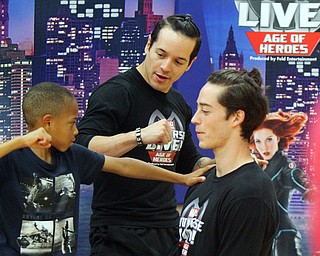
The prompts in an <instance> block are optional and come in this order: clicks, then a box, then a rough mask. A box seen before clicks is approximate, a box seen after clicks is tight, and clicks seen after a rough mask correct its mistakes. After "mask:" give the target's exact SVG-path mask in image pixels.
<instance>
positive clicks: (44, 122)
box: [41, 114, 52, 131]
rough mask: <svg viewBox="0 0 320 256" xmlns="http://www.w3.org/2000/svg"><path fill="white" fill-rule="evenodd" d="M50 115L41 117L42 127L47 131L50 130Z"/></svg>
mask: <svg viewBox="0 0 320 256" xmlns="http://www.w3.org/2000/svg"><path fill="white" fill-rule="evenodd" d="M51 121H52V115H50V114H46V115H44V116H43V117H42V119H41V122H42V127H44V128H45V129H46V130H47V131H48V130H50V128H51Z"/></svg>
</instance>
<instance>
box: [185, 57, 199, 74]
mask: <svg viewBox="0 0 320 256" xmlns="http://www.w3.org/2000/svg"><path fill="white" fill-rule="evenodd" d="M196 59H197V57H194V58H193V59H192V61H191V62H190V65H189V66H188V67H187V69H186V71H185V72H187V71H189V69H190V68H191V66H192V64H193V62H195V60H196Z"/></svg>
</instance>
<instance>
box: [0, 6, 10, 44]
mask: <svg viewBox="0 0 320 256" xmlns="http://www.w3.org/2000/svg"><path fill="white" fill-rule="evenodd" d="M8 5H9V0H0V41H1V43H4V41H5V40H6V38H7V37H8V36H9V35H8V30H9V13H8Z"/></svg>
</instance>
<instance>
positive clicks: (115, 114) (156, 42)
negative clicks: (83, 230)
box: [76, 15, 212, 256]
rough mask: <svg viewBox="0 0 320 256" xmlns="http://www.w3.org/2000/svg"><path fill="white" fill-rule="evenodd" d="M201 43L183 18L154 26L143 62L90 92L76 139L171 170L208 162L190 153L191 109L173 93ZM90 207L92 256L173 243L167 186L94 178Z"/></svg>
mask: <svg viewBox="0 0 320 256" xmlns="http://www.w3.org/2000/svg"><path fill="white" fill-rule="evenodd" d="M200 45H201V36H200V31H199V29H198V27H197V26H196V25H195V23H194V22H193V21H192V18H191V16H190V15H173V16H169V17H167V18H166V19H163V20H161V21H160V22H158V24H157V25H156V26H155V29H154V31H153V32H152V34H151V35H150V37H149V39H148V42H147V44H146V46H145V60H144V61H143V62H142V63H141V64H140V65H139V66H138V67H137V68H135V67H133V68H132V69H130V70H129V71H127V72H125V73H123V74H120V75H118V76H116V77H114V78H111V79H110V80H109V81H107V82H106V83H104V84H102V85H101V86H100V87H98V88H97V89H96V90H95V91H94V92H93V94H92V95H91V97H90V100H89V104H88V109H87V111H86V113H85V115H84V117H83V119H82V120H81V121H80V123H79V125H78V129H79V135H78V136H77V141H76V142H77V143H80V144H82V145H84V146H87V147H88V148H89V149H92V150H94V151H96V152H99V153H103V154H106V155H112V156H118V157H120V156H129V157H133V158H137V159H140V160H143V161H145V162H148V163H150V164H154V165H158V166H161V167H163V168H166V169H168V170H171V171H174V172H182V173H186V172H191V171H194V170H196V169H198V168H200V167H204V166H206V165H207V164H209V163H212V160H211V159H209V158H207V157H203V156H202V155H200V154H199V152H198V151H197V149H196V146H195V145H194V142H193V140H192V136H191V132H190V130H189V124H190V120H191V117H192V110H191V108H190V106H189V105H188V104H187V103H186V101H185V100H184V98H183V97H182V95H181V94H180V93H179V92H178V91H177V90H175V89H174V88H172V84H173V83H174V82H175V81H177V80H178V79H179V78H180V77H181V76H182V75H183V73H184V72H186V71H188V70H189V69H190V67H191V66H192V63H193V62H194V61H195V60H196V58H197V54H198V51H199V48H200ZM92 209H93V214H92V217H91V224H90V225H91V231H90V243H91V255H121V256H123V255H130V256H133V255H137V256H141V255H148V256H149V255H152V256H163V255H167V254H168V252H169V249H170V248H171V247H172V246H173V245H174V244H176V243H177V240H178V229H177V226H178V219H179V214H178V212H177V210H176V199H175V191H174V187H173V185H172V184H169V183H165V182H154V181H142V180H136V179H130V178H123V177H117V176H116V175H112V174H111V175H110V174H101V175H99V177H98V178H97V179H96V180H95V182H94V195H93V203H92Z"/></svg>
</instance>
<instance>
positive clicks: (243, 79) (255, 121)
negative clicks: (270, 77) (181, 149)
mask: <svg viewBox="0 0 320 256" xmlns="http://www.w3.org/2000/svg"><path fill="white" fill-rule="evenodd" d="M207 82H208V83H210V84H214V85H217V86H221V87H223V88H224V90H223V91H222V93H221V94H220V95H219V96H218V102H219V103H220V104H221V105H222V106H224V107H225V108H226V116H227V119H228V118H229V117H230V115H231V114H233V113H235V112H236V111H237V110H243V111H244V112H245V119H244V121H243V123H242V124H241V128H242V134H241V135H242V137H244V138H245V139H246V140H247V141H250V136H251V134H252V132H253V131H254V130H255V129H256V128H257V127H259V125H260V124H261V123H262V122H263V120H264V119H265V117H266V115H267V114H268V112H269V107H268V101H267V98H266V97H265V95H264V93H263V89H262V78H261V74H260V72H259V70H258V69H257V68H253V69H252V70H251V71H250V72H248V71H247V70H246V69H243V70H242V71H237V70H233V69H222V70H219V71H217V72H215V73H213V74H211V75H210V76H209V78H208V80H207Z"/></svg>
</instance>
